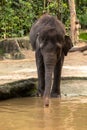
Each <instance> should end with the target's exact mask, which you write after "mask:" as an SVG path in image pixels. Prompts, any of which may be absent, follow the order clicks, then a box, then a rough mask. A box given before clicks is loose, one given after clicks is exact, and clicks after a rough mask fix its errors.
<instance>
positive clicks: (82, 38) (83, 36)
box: [79, 32, 87, 41]
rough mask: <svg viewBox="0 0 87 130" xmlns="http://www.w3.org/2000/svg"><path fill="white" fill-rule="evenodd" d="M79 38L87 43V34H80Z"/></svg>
mask: <svg viewBox="0 0 87 130" xmlns="http://www.w3.org/2000/svg"><path fill="white" fill-rule="evenodd" d="M79 38H80V39H81V40H85V41H87V32H82V33H80V35H79Z"/></svg>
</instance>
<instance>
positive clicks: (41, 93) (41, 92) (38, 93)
mask: <svg viewBox="0 0 87 130" xmlns="http://www.w3.org/2000/svg"><path fill="white" fill-rule="evenodd" d="M43 94H44V91H43V90H38V91H37V94H36V95H37V97H42V96H43Z"/></svg>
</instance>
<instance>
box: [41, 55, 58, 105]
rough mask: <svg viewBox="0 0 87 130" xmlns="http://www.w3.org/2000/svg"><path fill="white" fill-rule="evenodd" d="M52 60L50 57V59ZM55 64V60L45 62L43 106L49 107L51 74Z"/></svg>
mask: <svg viewBox="0 0 87 130" xmlns="http://www.w3.org/2000/svg"><path fill="white" fill-rule="evenodd" d="M51 58H52V57H51ZM55 64H56V58H55V59H51V61H50V58H49V60H47V62H46V61H45V91H44V105H45V106H49V97H50V90H51V84H52V73H53V71H54V67H55Z"/></svg>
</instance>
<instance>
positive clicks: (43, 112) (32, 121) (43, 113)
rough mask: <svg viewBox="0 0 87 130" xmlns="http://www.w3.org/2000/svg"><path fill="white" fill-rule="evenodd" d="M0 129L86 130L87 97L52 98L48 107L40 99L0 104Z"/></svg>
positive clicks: (8, 101)
mask: <svg viewBox="0 0 87 130" xmlns="http://www.w3.org/2000/svg"><path fill="white" fill-rule="evenodd" d="M0 130H87V98H77V99H74V98H73V99H61V100H59V99H51V100H50V106H49V108H45V107H43V102H42V99H41V98H22V99H13V100H7V101H3V102H0Z"/></svg>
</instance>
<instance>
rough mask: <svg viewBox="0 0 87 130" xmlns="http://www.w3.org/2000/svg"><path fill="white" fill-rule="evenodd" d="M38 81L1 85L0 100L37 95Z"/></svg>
mask: <svg viewBox="0 0 87 130" xmlns="http://www.w3.org/2000/svg"><path fill="white" fill-rule="evenodd" d="M36 86H37V80H35V79H27V80H20V81H15V82H12V83H6V84H3V85H0V100H5V99H9V98H14V97H27V96H28V97H32V96H35V95H36V90H37V87H36Z"/></svg>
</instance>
